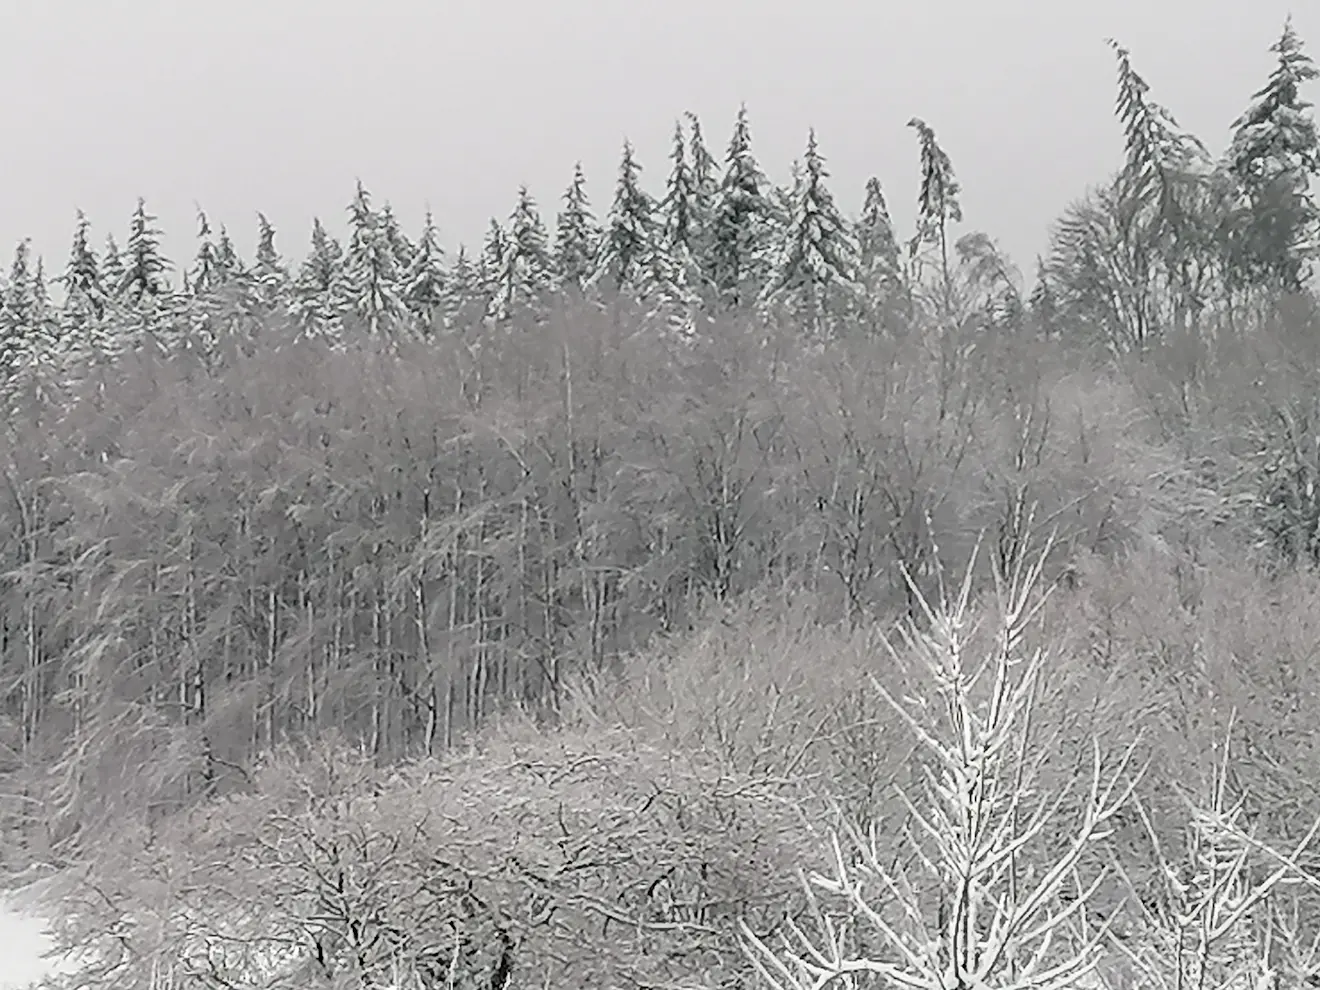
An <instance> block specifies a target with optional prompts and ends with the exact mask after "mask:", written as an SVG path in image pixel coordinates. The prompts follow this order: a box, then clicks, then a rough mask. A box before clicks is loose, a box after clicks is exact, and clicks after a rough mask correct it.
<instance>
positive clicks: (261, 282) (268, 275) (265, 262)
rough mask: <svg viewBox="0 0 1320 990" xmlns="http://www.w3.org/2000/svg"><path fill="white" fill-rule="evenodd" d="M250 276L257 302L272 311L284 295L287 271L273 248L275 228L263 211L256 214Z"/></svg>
mask: <svg viewBox="0 0 1320 990" xmlns="http://www.w3.org/2000/svg"><path fill="white" fill-rule="evenodd" d="M251 276H252V283H253V289H254V291H255V292H256V296H257V300H258V302H259V303H260V304H261V306H262V308H263V309H264V310H265V311H266V312H267V313H269V312H271V311H273V310H274V309H275V308H276V307H277V306H278V305H279V303H280V301H281V299H282V298H283V296H284V290H285V287H286V285H287V284H288V279H289V272H288V269H287V268H285V266H284V262H283V260H281V258H280V254H279V251H278V250H276V248H275V228H274V227H273V226H272V225H271V223H270V221H269V220H268V219H266V215H265V214H264V213H258V214H257V254H256V263H255V264H254V265H253V267H252V272H251Z"/></svg>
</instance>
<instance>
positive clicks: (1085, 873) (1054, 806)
mask: <svg viewBox="0 0 1320 990" xmlns="http://www.w3.org/2000/svg"><path fill="white" fill-rule="evenodd" d="M1044 560H1045V557H1044V555H1042V556H1041V557H1039V558H1037V560H1036V561H1035V563H1034V564H1029V563H1026V562H1024V560H1023V558H1022V557H1021V556H1019V557H1018V558H1017V559H1016V561H1015V562H1014V563H1013V565H1012V568H1011V570H1010V572H1009V573H1008V574H1007V575H1001V574H1000V573H999V572H998V571H996V572H995V573H996V590H997V594H996V595H995V596H994V600H993V601H992V602H990V603H988V605H987V606H986V609H985V611H986V612H988V617H987V618H988V621H990V622H992V623H993V625H992V626H991V627H990V628H989V629H987V630H985V631H984V632H983V633H982V632H981V631H980V630H978V629H977V625H978V623H977V622H975V621H974V616H973V611H974V609H973V604H972V595H971V574H972V566H971V565H969V567H968V570H967V576H966V578H965V579H964V581H963V583H962V586H961V589H960V590H958V591H957V593H956V595H955V596H954V598H953V599H952V600H950V599H949V597H948V596H947V595H946V594H945V593H944V592H941V593H940V598H939V600H938V601H935V602H930V601H929V600H928V599H927V598H926V597H925V596H923V595H922V594H921V593H920V592H919V591H918V590H917V588H916V586H915V583H912V582H910V583H911V584H912V590H913V592H914V594H915V595H916V597H917V599H918V601H919V603H920V606H921V608H922V609H923V610H924V621H923V623H922V627H918V626H917V625H916V624H915V623H909V624H907V625H904V626H901V627H900V629H899V633H900V637H901V638H900V640H899V642H898V643H897V644H895V643H892V642H891V641H889V640H885V641H884V645H885V647H886V650H887V652H888V653H889V654H890V656H891V657H892V659H893V660H894V661H895V662H896V663H899V664H907V663H908V662H909V661H912V662H913V663H914V664H915V670H914V673H915V674H916V676H917V678H918V679H919V680H920V681H921V682H922V684H923V687H918V688H916V689H915V690H913V691H912V695H913V696H912V697H905V698H903V699H901V700H900V699H898V698H895V697H893V696H892V695H891V694H890V693H889V692H887V691H886V690H885V689H884V688H883V687H880V686H879V685H878V684H877V685H876V688H877V690H878V691H879V692H880V694H881V695H882V696H883V697H884V698H885V700H886V701H887V702H888V703H889V705H890V706H891V707H892V708H893V710H894V712H895V713H896V714H897V715H898V717H899V718H901V719H902V720H903V721H904V722H905V723H906V724H907V725H908V727H909V728H910V730H911V732H912V735H913V736H914V738H915V740H916V743H917V754H918V756H917V758H918V759H919V760H920V762H921V765H922V766H923V768H924V774H923V776H924V780H925V785H924V787H923V788H922V789H921V791H920V792H919V793H904V794H903V795H902V797H903V799H904V803H905V805H906V807H907V808H908V812H909V816H910V824H909V825H908V826H907V827H905V828H890V829H888V830H884V829H881V828H879V827H877V826H875V825H873V826H871V828H870V829H869V830H868V832H867V833H866V834H863V833H862V832H861V831H860V830H859V829H857V828H854V827H846V828H845V830H844V835H843V836H842V837H840V836H839V835H838V834H837V833H836V834H835V835H833V837H832V840H831V842H832V849H831V852H832V859H833V868H832V869H831V870H830V871H829V873H828V874H822V873H815V874H812V875H811V876H810V877H809V878H808V879H807V881H806V884H807V892H808V896H809V898H810V899H811V902H812V906H813V907H814V908H815V911H814V914H815V918H816V924H815V925H813V926H812V928H813V929H814V930H811V931H808V930H807V928H806V927H804V926H799V925H797V924H794V923H792V922H789V924H788V930H787V934H785V935H784V936H783V938H782V943H781V944H780V945H779V946H777V947H776V946H772V945H771V944H769V943H767V941H766V940H765V939H764V938H762V937H761V936H759V935H758V934H756V933H755V932H753V931H752V930H751V929H750V928H748V927H746V926H744V927H743V935H744V937H745V939H746V946H747V950H748V953H749V956H750V958H751V960H752V962H753V963H754V965H755V966H756V968H757V970H758V971H759V973H760V975H761V976H762V977H763V978H764V980H765V982H766V983H767V984H768V985H769V986H771V987H773V988H775V990H823V988H825V987H827V986H829V985H831V984H833V983H838V984H840V985H841V986H845V987H848V986H858V985H871V983H870V982H869V981H867V980H866V978H867V977H870V978H872V979H874V980H877V981H879V982H878V983H876V985H884V986H892V987H898V988H904V990H975V988H986V987H996V988H1001V990H1064V988H1066V987H1070V986H1074V985H1076V981H1078V980H1079V979H1080V978H1082V977H1084V976H1085V975H1086V974H1087V972H1088V971H1089V970H1090V969H1091V968H1092V967H1093V966H1094V965H1095V963H1096V956H1097V953H1098V950H1099V949H1100V947H1101V944H1102V942H1103V940H1104V938H1105V935H1106V933H1105V932H1104V931H1103V930H1101V931H1099V932H1092V933H1089V934H1086V935H1084V936H1082V937H1078V935H1077V933H1076V927H1077V926H1076V925H1075V922H1077V921H1078V920H1079V919H1080V918H1082V917H1083V916H1084V913H1085V911H1086V907H1087V904H1088V901H1091V900H1092V899H1093V898H1094V896H1095V893H1096V891H1097V890H1098V889H1099V887H1100V885H1101V882H1102V881H1103V879H1104V878H1105V876H1106V874H1107V871H1106V870H1104V869H1103V868H1102V867H1100V868H1097V867H1096V866H1095V863H1096V862H1097V859H1099V857H1095V856H1093V855H1092V852H1093V850H1095V849H1096V847H1097V845H1098V844H1099V843H1100V842H1101V841H1103V840H1104V839H1105V838H1106V837H1107V835H1108V833H1109V831H1110V829H1111V826H1112V824H1113V819H1114V816H1115V814H1116V813H1117V812H1118V811H1119V810H1120V809H1121V808H1123V807H1124V806H1125V805H1127V804H1128V802H1129V799H1130V797H1131V794H1132V791H1133V789H1134V788H1135V786H1136V784H1137V781H1138V780H1139V778H1140V773H1138V772H1135V771H1134V767H1133V762H1134V752H1135V743H1134V744H1133V746H1131V747H1129V748H1128V749H1127V750H1126V751H1125V752H1123V753H1121V754H1110V755H1109V756H1106V754H1104V753H1102V752H1101V748H1100V744H1099V743H1098V742H1092V744H1091V746H1090V747H1085V746H1083V747H1082V748H1083V749H1088V748H1089V750H1090V751H1089V752H1085V753H1083V752H1078V753H1076V754H1069V756H1075V757H1076V758H1077V760H1078V762H1079V764H1080V766H1079V768H1078V772H1077V773H1075V774H1074V775H1072V776H1064V777H1062V782H1058V783H1055V782H1052V781H1056V780H1059V778H1058V777H1051V776H1047V774H1046V772H1045V770H1044V766H1045V764H1046V761H1047V759H1058V758H1059V757H1060V756H1061V755H1062V752H1063V749H1064V744H1063V738H1064V736H1063V733H1064V731H1065V730H1064V729H1063V727H1058V728H1056V729H1053V730H1051V729H1049V728H1047V727H1046V726H1045V725H1043V724H1041V720H1040V719H1039V718H1038V717H1037V716H1038V714H1039V713H1038V711H1037V708H1038V705H1039V701H1040V699H1041V697H1042V696H1043V694H1044V690H1045V689H1046V687H1047V686H1048V679H1049V676H1050V671H1051V670H1052V669H1053V668H1054V664H1053V663H1051V662H1049V660H1048V659H1047V656H1046V654H1045V653H1044V652H1043V651H1041V650H1038V649H1031V648H1029V647H1028V646H1027V643H1026V636H1027V633H1028V631H1029V630H1030V628H1031V626H1032V625H1033V623H1034V622H1035V621H1036V617H1037V615H1038V614H1039V610H1040V607H1041V604H1042V603H1043V600H1044V599H1043V593H1042V592H1041V591H1040V589H1039V585H1040V582H1041V571H1042V568H1043V565H1044ZM973 563H974V561H973ZM974 651H975V653H976V655H973V652H974ZM932 900H934V901H935V902H936V903H935V905H932V903H931V902H932ZM932 908H933V909H932ZM859 979H861V980H863V982H862V983H861V984H859V983H857V982H855V981H857V980H859Z"/></svg>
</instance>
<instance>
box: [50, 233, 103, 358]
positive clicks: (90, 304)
mask: <svg viewBox="0 0 1320 990" xmlns="http://www.w3.org/2000/svg"><path fill="white" fill-rule="evenodd" d="M90 230H91V223H90V222H89V221H88V219H87V215H86V214H85V213H83V211H82V210H79V211H78V225H77V227H75V228H74V232H73V244H72V245H70V247H69V260H68V261H67V262H66V263H65V266H64V274H62V275H61V276H59V278H58V279H57V280H56V281H58V282H59V283H60V285H61V286H62V287H63V289H64V307H63V310H64V315H65V328H66V329H67V330H70V331H73V332H79V331H85V330H86V329H88V328H89V327H90V325H91V324H92V323H93V322H95V321H99V320H100V319H101V318H102V317H103V316H104V315H105V299H106V292H105V286H104V285H103V284H102V282H101V268H100V265H99V264H98V263H97V260H96V252H94V251H93V250H92V248H91V245H90V244H89V243H88V241H87V235H88V233H89V231H90Z"/></svg>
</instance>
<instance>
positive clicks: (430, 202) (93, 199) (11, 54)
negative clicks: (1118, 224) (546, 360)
mask: <svg viewBox="0 0 1320 990" xmlns="http://www.w3.org/2000/svg"><path fill="white" fill-rule="evenodd" d="M1293 2H1294V3H1295V2H1296V0H1293ZM6 8H7V9H6V10H5V13H4V27H3V30H0V87H2V88H0V92H4V93H5V94H6V96H5V98H4V99H3V100H0V176H3V178H4V186H3V188H4V194H5V195H4V201H3V203H0V263H2V264H4V265H5V267H6V268H7V265H8V260H7V259H8V257H9V254H10V252H11V251H12V247H13V245H14V244H15V243H16V242H17V241H18V240H19V239H20V238H23V237H30V238H31V239H32V245H33V248H34V250H35V251H36V252H38V253H40V254H42V255H44V256H45V259H46V265H47V270H48V272H51V273H52V274H53V273H54V272H56V271H57V270H58V269H59V268H61V267H62V266H63V264H64V260H65V256H66V254H67V249H68V242H69V239H70V236H71V233H72V231H73V227H74V218H75V210H76V209H78V208H81V209H82V210H84V211H85V212H86V213H87V214H88V217H89V218H90V220H91V221H92V224H93V227H94V237H95V242H96V244H97V245H98V246H99V244H100V243H102V242H103V241H104V238H105V234H106V233H107V232H113V233H114V234H115V235H116V238H117V239H119V240H120V242H121V243H122V242H123V238H124V235H125V233H126V230H127V225H128V219H129V216H130V214H131V213H132V210H133V208H134V206H135V204H136V199H137V197H138V196H144V197H145V198H146V200H147V206H148V209H149V210H150V211H151V212H154V213H155V214H156V215H157V216H158V217H159V222H160V226H161V227H163V229H164V230H165V233H166V235H167V236H166V241H165V247H166V251H167V253H168V254H170V256H171V257H172V258H173V259H174V260H175V261H176V262H184V263H186V262H187V261H188V260H190V258H191V256H192V253H193V250H194V246H195V240H194V235H195V231H196V227H197V224H196V208H197V205H199V204H200V206H201V207H203V208H204V209H205V210H206V212H207V213H208V215H209V216H210V217H211V219H212V223H213V225H214V226H218V225H219V224H221V223H223V224H225V225H227V227H228V228H229V230H230V232H231V234H232V235H233V236H234V238H235V241H236V243H237V245H238V246H239V248H240V250H242V251H243V252H244V253H245V254H249V255H250V253H251V251H252V250H253V247H254V245H255V241H256V230H257V223H256V217H255V213H256V211H257V210H261V211H263V212H264V213H265V214H266V215H267V216H268V217H269V218H270V220H271V222H272V223H273V224H274V225H275V227H276V229H277V231H278V238H277V246H278V247H279V248H280V249H281V251H282V252H283V253H285V254H286V255H292V256H295V257H299V258H300V257H301V256H302V255H303V253H304V252H305V250H306V246H307V242H308V234H309V231H310V227H311V221H312V217H313V216H316V215H320V216H321V217H322V218H323V219H324V220H326V221H327V223H328V225H329V226H330V227H331V229H332V230H333V231H336V232H338V231H342V230H344V229H345V228H346V207H347V204H348V202H349V200H350V198H351V196H352V193H353V189H354V184H355V182H356V180H357V179H358V178H361V179H362V181H363V182H364V183H365V185H366V187H367V188H368V190H369V191H370V192H371V193H372V194H373V196H374V198H375V200H376V202H377V203H383V202H385V201H389V202H390V203H391V204H392V205H393V207H394V210H395V212H396V214H397V215H398V216H399V217H400V218H401V220H402V221H403V222H404V224H405V226H406V228H407V229H408V230H409V232H410V233H415V232H416V230H417V229H418V228H419V226H420V223H421V219H422V215H423V212H424V210H425V209H426V208H427V206H430V207H431V208H432V209H433V210H434V213H435V217H436V220H437V222H438V224H439V226H440V228H441V235H442V239H443V241H444V243H445V245H446V247H448V248H451V249H452V248H454V247H456V246H457V244H458V243H459V242H466V243H468V244H469V245H471V246H474V247H475V246H476V245H477V244H479V242H480V240H481V237H482V235H483V233H484V231H485V228H486V225H487V223H488V220H489V218H490V217H491V216H492V215H495V216H498V217H499V218H501V219H502V220H503V219H505V218H506V217H507V216H508V214H509V212H510V211H511V210H512V208H513V205H514V202H515V199H516V194H517V188H518V186H519V185H520V184H522V183H526V184H527V185H528V186H529V187H530V189H531V191H532V193H533V195H534V196H535V197H536V198H537V200H538V201H539V203H540V205H541V210H542V214H543V216H544V217H545V219H546V221H547V223H552V222H553V215H554V212H555V210H556V208H557V207H558V204H559V199H560V197H561V195H562V193H563V190H564V187H565V186H566V185H567V184H568V182H569V179H570V178H571V174H572V168H573V164H574V162H575V161H578V160H581V161H582V163H583V166H584V168H585V170H586V173H587V177H588V181H589V191H590V194H591V197H592V201H593V205H594V206H595V207H596V210H597V212H598V214H600V215H602V216H603V215H604V213H605V210H606V209H607V207H608V205H609V201H610V199H611V197H612V193H613V184H614V179H615V171H616V167H617V164H618V159H619V151H620V146H621V144H622V141H623V140H624V138H625V137H626V138H628V139H629V140H631V141H632V142H633V144H634V145H635V147H636V149H637V152H638V155H639V157H640V161H641V163H642V165H643V167H644V168H645V172H644V180H645V181H646V183H647V185H648V188H650V189H651V190H652V191H653V192H655V193H659V192H660V191H662V189H663V184H664V180H665V175H666V173H667V170H668V160H667V155H668V152H669V147H670V139H671V134H672V130H673V124H674V120H675V118H676V117H678V116H679V115H681V114H682V113H683V112H684V111H687V110H691V111H693V112H695V113H697V114H698V115H699V116H700V118H701V120H702V124H703V128H704V130H705V131H706V136H707V140H708V143H709V144H710V145H711V148H712V151H714V152H715V154H716V156H717V157H719V158H722V156H723V151H724V146H725V144H726V143H727V140H728V136H729V132H730V129H731V126H732V123H733V118H734V115H735V113H736V111H737V109H738V105H739V104H740V103H741V102H744V101H745V102H746V103H747V106H748V110H749V112H750V115H751V125H752V137H753V141H754V150H755V151H756V154H757V156H758V158H759V159H760V161H761V163H762V165H763V167H764V168H765V169H766V171H767V173H768V174H769V175H770V177H771V178H772V179H774V180H775V181H778V182H787V181H788V178H789V166H790V163H791V162H792V160H793V159H794V158H796V157H798V156H800V155H801V153H802V150H803V147H804V145H805V142H806V135H807V130H808V128H809V127H811V126H814V127H815V128H816V131H817V136H818V139H819V142H820V147H821V150H822V151H823V153H824V154H825V156H826V159H827V166H828V168H829V169H830V171H831V173H832V177H831V183H832V188H833V189H834V192H835V195H836V197H837V199H838V200H839V203H840V205H841V206H842V207H843V208H844V209H845V210H847V211H849V212H850V213H851V212H855V211H856V210H857V209H858V208H859V207H860V205H861V198H862V189H863V186H864V184H865V181H866V179H867V177H868V176H870V175H872V174H874V175H877V176H878V177H879V178H880V180H881V182H882V184H883V187H884V189H885V193H886V195H887V197H888V198H889V201H890V205H891V209H892V212H893V214H894V218H895V221H896V223H897V225H898V228H899V229H898V234H899V236H900V237H902V238H906V237H907V236H908V235H909V234H910V230H911V224H912V220H913V216H914V212H915V210H914V201H915V197H916V192H917V182H918V161H917V151H916V141H915V136H914V134H913V132H912V131H911V130H908V129H907V128H906V126H905V125H906V123H907V121H908V120H909V118H911V117H913V116H919V117H922V118H923V119H925V120H926V121H927V122H928V123H930V124H931V126H933V127H934V128H935V131H936V134H937V135H938V137H939V140H940V142H941V144H943V146H944V147H945V149H946V150H947V151H948V152H949V154H950V156H951V157H952V159H953V162H954V166H955V168H956V170H957V172H958V175H959V178H960V180H961V182H962V185H963V189H964V193H963V209H964V213H965V215H966V218H967V224H966V228H967V229H981V230H984V231H986V232H987V233H989V234H990V235H991V236H992V237H994V238H996V239H997V240H998V241H999V242H1000V243H1001V244H1002V245H1003V247H1005V248H1006V249H1007V250H1008V251H1009V252H1010V254H1011V255H1012V257H1013V258H1014V260H1015V261H1016V262H1017V263H1018V264H1019V266H1020V267H1022V268H1023V269H1024V270H1025V271H1027V272H1028V273H1030V271H1031V270H1032V269H1033V267H1034V265H1033V259H1034V256H1035V255H1036V254H1037V253H1038V252H1040V251H1043V250H1044V248H1045V246H1046V237H1047V231H1048V228H1049V224H1050V222H1051V221H1052V220H1053V219H1054V218H1055V217H1057V216H1058V214H1059V213H1060V212H1061V211H1062V210H1063V209H1064V208H1065V207H1066V206H1067V205H1068V203H1069V202H1070V201H1071V200H1073V199H1075V198H1077V197H1078V196H1080V195H1081V194H1082V193H1083V192H1084V191H1085V190H1086V188H1087V186H1088V185H1090V184H1093V183H1095V182H1098V181H1100V180H1102V179H1104V178H1105V176H1106V175H1107V174H1109V173H1110V172H1111V171H1112V170H1113V169H1114V168H1116V167H1117V166H1118V164H1119V162H1120V160H1121V154H1122V143H1121V132H1120V130H1119V126H1118V124H1117V122H1116V121H1115V119H1114V116H1113V102H1114V57H1113V53H1112V52H1111V51H1110V49H1109V48H1108V47H1107V46H1106V45H1105V43H1104V39H1105V38H1106V37H1110V36H1112V37H1114V38H1116V39H1117V40H1118V41H1119V42H1120V43H1121V44H1123V45H1124V46H1125V47H1127V48H1129V49H1131V52H1132V58H1133V63H1134V66H1135V67H1136V68H1137V70H1138V71H1139V72H1141V73H1142V74H1143V75H1144V76H1145V77H1146V78H1147V80H1148V81H1149V82H1150V84H1151V87H1152V95H1153V97H1154V98H1155V99H1156V100H1158V101H1159V102H1162V103H1164V104H1165V105H1166V106H1168V107H1169V108H1170V109H1171V110H1172V111H1173V113H1174V115H1175V116H1176V117H1177V118H1178V120H1179V122H1180V123H1181V124H1182V125H1183V126H1184V127H1186V128H1188V129H1189V130H1191V131H1193V132H1194V133H1196V134H1197V135H1198V136H1200V137H1201V138H1202V139H1203V140H1204V141H1205V142H1206V143H1207V144H1208V145H1209V146H1210V148H1211V150H1212V151H1216V152H1218V151H1219V150H1221V149H1222V147H1223V145H1224V142H1225V141H1226V139H1227V136H1228V133H1229V128H1230V125H1231V123H1232V121H1233V119H1234V118H1235V117H1236V116H1237V115H1238V114H1239V113H1240V112H1241V111H1242V110H1243V109H1244V108H1245V106H1246V105H1247V102H1248V100H1249V98H1250V95H1251V93H1252V92H1254V91H1255V90H1256V89H1258V88H1260V86H1261V85H1262V84H1263V83H1264V81H1265V78H1266V76H1267V75H1268V73H1269V72H1270V70H1271V68H1272V66H1273V56H1272V55H1271V54H1270V52H1269V51H1268V48H1269V46H1270V45H1271V44H1273V43H1274V41H1275V40H1276V39H1277V38H1278V36H1279V34H1280V32H1281V30H1282V27H1283V23H1284V18H1285V16H1287V14H1288V13H1289V12H1290V10H1291V13H1292V14H1293V23H1294V25H1295V27H1296V28H1297V30H1298V32H1299V33H1300V34H1301V36H1302V38H1303V39H1304V40H1305V41H1306V42H1307V43H1308V44H1309V45H1314V46H1316V47H1315V50H1314V51H1313V54H1315V55H1320V3H1305V4H1299V5H1297V6H1296V9H1291V8H1290V4H1289V2H1288V0H1253V2H1252V3H1243V2H1242V0H1106V2H1103V3H1100V2H1095V3H1085V2H1077V0H1073V2H1060V0H997V2H994V3H986V2H984V0H919V2H912V3H907V4H900V3H896V2H894V0H868V2H862V0H812V2H811V3H802V2H794V3H789V2H785V0H631V2H628V3H619V2H607V0H554V2H546V0H447V2H443V3H441V2H436V0H374V2H373V3H371V4H361V3H358V2H348V0H227V2H226V3H224V4H192V3H179V2H177V0H97V2H92V0H41V2H40V3H26V4H19V3H11V4H7V5H6ZM1315 90H1316V88H1315V87H1313V91H1312V92H1311V93H1310V94H1308V95H1309V96H1310V97H1311V98H1312V99H1313V100H1320V92H1317V91H1315Z"/></svg>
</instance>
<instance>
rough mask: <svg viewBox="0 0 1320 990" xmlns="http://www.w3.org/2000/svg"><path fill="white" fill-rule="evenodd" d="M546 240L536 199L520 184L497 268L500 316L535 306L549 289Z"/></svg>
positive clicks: (550, 271) (549, 261) (551, 275)
mask: <svg viewBox="0 0 1320 990" xmlns="http://www.w3.org/2000/svg"><path fill="white" fill-rule="evenodd" d="M549 241H550V239H549V236H548V234H547V233H546V229H545V224H544V223H543V222H542V221H541V212H540V210H539V209H538V208H537V205H536V200H535V199H534V198H533V197H532V194H531V192H530V191H529V190H528V189H527V186H525V185H523V186H519V187H518V202H517V204H516V205H515V206H514V208H513V213H511V214H510V215H509V237H508V242H507V244H506V245H505V251H504V257H503V259H502V265H501V270H500V296H499V304H498V307H499V313H500V316H501V318H506V317H508V316H509V315H511V314H512V313H514V312H517V311H519V310H522V309H525V308H526V307H529V306H535V305H536V304H537V303H538V301H540V300H543V299H544V298H545V294H546V293H547V292H549V291H550V289H551V287H552V286H553V284H554V263H553V260H552V259H551V256H550V243H549Z"/></svg>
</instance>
